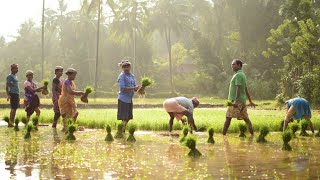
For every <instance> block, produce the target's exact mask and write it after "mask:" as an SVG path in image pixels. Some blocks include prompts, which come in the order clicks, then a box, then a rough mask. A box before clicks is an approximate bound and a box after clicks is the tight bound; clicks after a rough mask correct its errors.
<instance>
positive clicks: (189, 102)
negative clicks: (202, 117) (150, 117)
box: [163, 97, 200, 132]
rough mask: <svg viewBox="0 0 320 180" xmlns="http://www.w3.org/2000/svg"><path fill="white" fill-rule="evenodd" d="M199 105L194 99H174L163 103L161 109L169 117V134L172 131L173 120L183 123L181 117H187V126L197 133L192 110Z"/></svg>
mask: <svg viewBox="0 0 320 180" xmlns="http://www.w3.org/2000/svg"><path fill="white" fill-rule="evenodd" d="M199 104H200V102H199V100H198V99H197V98H196V97H193V98H192V99H188V98H186V97H175V98H170V99H167V100H165V101H164V102H163V108H164V109H165V110H166V112H167V113H168V114H169V116H170V120H169V132H171V131H172V125H173V119H174V118H176V119H177V120H178V121H179V120H181V121H182V123H183V124H185V121H184V120H183V119H182V117H183V116H187V118H188V124H189V125H190V126H191V127H192V128H193V129H194V130H195V131H198V129H197V127H196V125H195V123H194V119H193V110H194V108H196V107H198V105H199Z"/></svg>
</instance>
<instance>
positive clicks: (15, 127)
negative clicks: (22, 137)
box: [14, 117, 20, 131]
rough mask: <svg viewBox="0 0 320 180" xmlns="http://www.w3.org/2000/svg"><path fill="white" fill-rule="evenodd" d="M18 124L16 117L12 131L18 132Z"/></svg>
mask: <svg viewBox="0 0 320 180" xmlns="http://www.w3.org/2000/svg"><path fill="white" fill-rule="evenodd" d="M19 122H20V119H19V118H18V117H17V118H16V119H15V121H14V130H15V131H19Z"/></svg>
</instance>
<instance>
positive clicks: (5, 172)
mask: <svg viewBox="0 0 320 180" xmlns="http://www.w3.org/2000/svg"><path fill="white" fill-rule="evenodd" d="M20 129H23V128H22V127H21V128H20ZM113 133H114V132H113ZM160 134H161V133H159V132H155V133H152V132H137V133H136V135H135V137H136V139H137V142H136V143H127V142H126V141H124V140H115V141H114V142H112V143H106V142H105V141H104V138H105V136H106V133H105V131H102V130H86V131H84V132H76V133H75V136H76V137H77V140H76V141H75V142H67V141H65V140H64V134H63V133H61V132H59V131H58V132H57V131H54V130H52V129H51V128H50V127H40V128H39V131H38V132H32V133H31V139H30V140H29V141H25V140H24V139H23V136H24V132H23V131H19V132H17V133H16V132H14V131H13V129H8V128H7V127H0V174H1V179H9V178H11V179H21V178H29V179H54V178H56V179H89V178H93V179H132V178H136V179H151V178H152V179H218V178H219V179H222V178H223V179H234V178H237V179H248V178H253V179H276V178H278V179H296V178H298V179H319V178H320V177H319V176H320V169H319V166H320V162H319V160H320V159H319V158H320V151H319V149H320V143H319V142H320V139H318V138H302V137H298V138H295V139H293V141H291V142H290V143H289V144H291V146H292V148H293V151H292V152H286V151H282V150H281V147H282V141H281V140H280V134H277V133H273V134H270V135H268V136H267V138H266V139H267V140H268V141H269V142H268V143H266V144H257V143H256V142H255V138H246V139H239V138H238V137H237V134H229V135H228V136H227V138H226V139H225V140H224V139H223V138H222V136H221V135H220V134H215V136H214V138H215V141H216V143H215V144H214V145H210V144H207V143H206V140H207V134H206V133H205V134H196V136H197V137H198V144H197V149H198V150H199V151H200V152H201V153H202V154H203V156H202V157H200V158H196V159H194V158H190V157H188V156H187V154H188V152H189V150H188V148H186V147H184V146H182V145H181V144H180V143H179V138H178V137H176V136H172V137H169V136H163V135H160Z"/></svg>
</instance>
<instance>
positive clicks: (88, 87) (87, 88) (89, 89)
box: [80, 86, 94, 103]
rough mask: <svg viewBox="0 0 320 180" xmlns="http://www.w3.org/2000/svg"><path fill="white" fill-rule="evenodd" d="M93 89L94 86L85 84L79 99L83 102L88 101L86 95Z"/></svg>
mask: <svg viewBox="0 0 320 180" xmlns="http://www.w3.org/2000/svg"><path fill="white" fill-rule="evenodd" d="M93 91H94V88H93V87H92V86H86V87H85V88H84V95H83V96H81V98H80V100H81V101H82V102H84V103H88V102H89V101H88V95H89V94H90V93H92V92H93Z"/></svg>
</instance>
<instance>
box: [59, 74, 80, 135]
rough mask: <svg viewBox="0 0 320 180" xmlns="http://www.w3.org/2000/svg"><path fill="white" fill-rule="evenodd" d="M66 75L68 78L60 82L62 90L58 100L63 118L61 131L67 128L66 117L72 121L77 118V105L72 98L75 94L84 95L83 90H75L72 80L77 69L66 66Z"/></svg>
mask: <svg viewBox="0 0 320 180" xmlns="http://www.w3.org/2000/svg"><path fill="white" fill-rule="evenodd" d="M66 75H67V76H68V78H67V79H66V80H65V81H64V83H63V84H62V91H61V95H60V98H59V101H58V103H59V108H60V114H61V116H62V118H63V119H62V122H63V129H62V131H65V130H66V128H67V122H66V120H67V118H72V119H73V122H74V123H75V122H76V120H77V117H78V114H79V113H78V111H77V105H76V102H75V100H74V95H76V96H82V95H84V92H82V91H76V88H77V87H76V84H75V83H74V80H75V78H76V75H77V71H76V70H75V69H73V68H68V69H67V72H66Z"/></svg>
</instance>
